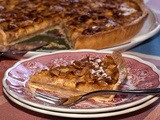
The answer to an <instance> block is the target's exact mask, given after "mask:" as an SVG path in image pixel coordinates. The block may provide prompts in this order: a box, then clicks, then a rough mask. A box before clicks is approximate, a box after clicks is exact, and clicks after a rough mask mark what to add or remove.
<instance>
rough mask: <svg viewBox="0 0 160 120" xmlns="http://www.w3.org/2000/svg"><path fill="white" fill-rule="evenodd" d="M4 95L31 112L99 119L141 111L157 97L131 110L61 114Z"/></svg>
mask: <svg viewBox="0 0 160 120" xmlns="http://www.w3.org/2000/svg"><path fill="white" fill-rule="evenodd" d="M3 90H4V92H5V94H6V95H7V97H8V98H9V99H10V100H12V101H13V102H15V103H16V104H18V105H20V106H22V107H24V108H27V109H29V110H32V111H36V112H39V113H42V114H47V115H54V116H60V117H68V118H100V117H111V116H117V115H122V114H126V113H130V112H134V111H136V110H139V109H142V108H144V107H146V106H148V105H150V104H152V103H153V102H155V101H156V100H157V99H158V98H159V97H153V98H151V99H149V100H147V101H145V102H144V103H141V104H138V105H136V106H133V107H131V108H126V109H121V110H118V111H111V112H104V113H91V114H90V113H85V114H83V113H81V114H78V113H63V112H56V111H49V110H45V109H41V108H36V107H33V106H30V105H28V104H25V103H23V102H21V101H19V100H17V99H15V98H14V97H12V96H10V95H9V94H8V93H7V92H6V90H5V89H3Z"/></svg>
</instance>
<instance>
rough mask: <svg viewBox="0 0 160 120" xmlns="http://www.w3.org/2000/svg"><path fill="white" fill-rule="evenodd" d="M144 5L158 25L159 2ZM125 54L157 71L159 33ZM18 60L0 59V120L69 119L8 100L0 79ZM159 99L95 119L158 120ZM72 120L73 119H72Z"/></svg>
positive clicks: (159, 117)
mask: <svg viewBox="0 0 160 120" xmlns="http://www.w3.org/2000/svg"><path fill="white" fill-rule="evenodd" d="M144 1H145V3H146V5H147V6H148V7H149V8H150V9H151V10H152V11H153V12H154V13H155V14H156V15H157V18H158V22H159V23H160V7H159V6H160V2H159V0H144ZM126 53H127V54H134V55H136V56H139V57H141V58H142V59H144V60H147V61H149V62H151V63H153V64H155V66H157V68H158V69H160V65H159V63H160V32H158V33H157V34H156V35H154V36H153V37H151V38H149V39H148V40H146V41H144V42H143V43H141V44H139V45H137V46H135V47H134V48H131V49H130V50H128V51H127V52H126ZM17 61H18V60H11V59H9V58H4V57H0V120H10V119H12V120H17V119H19V120H20V119H23V120H28V119H29V120H45V119H56V120H62V119H65V120H69V119H71V118H63V117H57V116H50V115H46V114H41V113H38V112H33V111H31V110H28V109H26V108H23V107H21V106H19V105H17V104H15V103H14V102H12V101H11V100H9V99H8V98H7V97H6V96H5V94H4V93H3V90H2V79H3V76H4V73H5V71H6V70H7V69H8V68H10V67H11V66H13V65H14V64H15V63H16V62H17ZM159 111H160V98H159V99H158V100H157V101H156V102H154V103H152V104H151V105H149V106H147V107H145V108H142V109H140V110H138V111H135V112H131V113H128V114H124V115H119V116H114V117H108V118H107V117H106V118H96V119H97V120H102V119H112V120H116V119H122V120H142V119H143V120H151V119H152V120H159V119H160V113H159ZM72 119H74V118H72Z"/></svg>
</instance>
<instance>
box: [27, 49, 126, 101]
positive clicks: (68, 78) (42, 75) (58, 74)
mask: <svg viewBox="0 0 160 120" xmlns="http://www.w3.org/2000/svg"><path fill="white" fill-rule="evenodd" d="M52 67H54V64H53V66H51V67H50V69H49V70H46V69H44V70H42V71H41V72H36V73H35V74H33V75H31V76H30V79H29V83H28V86H29V88H30V90H32V88H35V89H37V88H38V89H40V90H47V91H52V92H57V93H61V94H62V93H63V94H67V95H71V96H77V95H83V94H86V93H88V92H93V91H96V90H117V89H119V87H120V85H121V84H122V82H123V81H124V79H125V78H126V76H127V74H128V71H127V65H126V63H125V60H124V59H123V57H122V55H121V53H120V52H119V51H114V52H113V53H112V54H111V56H105V57H104V58H101V59H100V58H90V56H87V57H86V58H83V59H81V60H78V61H72V64H69V65H66V66H58V67H55V68H52ZM114 96H115V95H106V94H105V95H101V96H94V97H92V99H94V100H98V101H99V100H101V101H112V100H113V98H114Z"/></svg>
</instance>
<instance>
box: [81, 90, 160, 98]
mask: <svg viewBox="0 0 160 120" xmlns="http://www.w3.org/2000/svg"><path fill="white" fill-rule="evenodd" d="M100 93H109V94H112V93H115V94H117V93H120V94H139V95H158V94H160V88H155V89H140V90H98V91H93V92H90V93H87V94H85V95H84V97H86V96H89V95H92V94H100Z"/></svg>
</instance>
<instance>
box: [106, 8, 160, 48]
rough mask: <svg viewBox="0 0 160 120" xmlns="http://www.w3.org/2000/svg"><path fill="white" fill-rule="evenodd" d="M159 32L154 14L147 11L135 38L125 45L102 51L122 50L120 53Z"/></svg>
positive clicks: (159, 28) (159, 26)
mask: <svg viewBox="0 0 160 120" xmlns="http://www.w3.org/2000/svg"><path fill="white" fill-rule="evenodd" d="M159 31H160V25H159V24H158V19H157V17H156V15H155V14H154V12H152V11H151V10H150V9H149V13H148V16H147V18H146V20H145V22H144V25H143V27H142V28H141V30H140V31H139V33H138V34H137V35H136V36H134V37H133V38H131V39H130V40H128V41H127V42H125V43H122V44H120V45H117V46H113V47H109V48H106V49H104V50H122V51H125V50H128V49H130V48H132V47H134V46H136V45H138V44H140V43H142V42H143V41H146V40H147V39H149V38H150V37H152V36H154V35H155V34H156V33H158V32H159Z"/></svg>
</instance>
